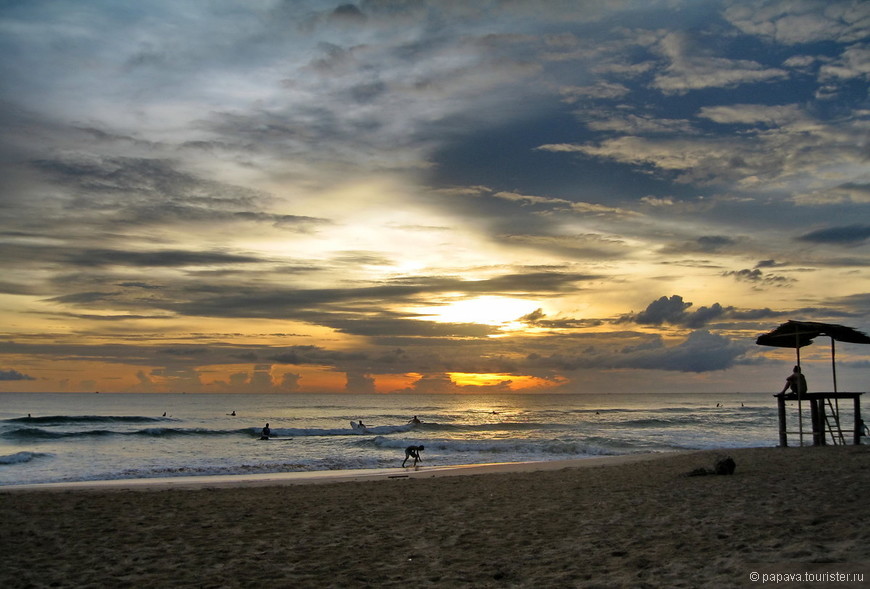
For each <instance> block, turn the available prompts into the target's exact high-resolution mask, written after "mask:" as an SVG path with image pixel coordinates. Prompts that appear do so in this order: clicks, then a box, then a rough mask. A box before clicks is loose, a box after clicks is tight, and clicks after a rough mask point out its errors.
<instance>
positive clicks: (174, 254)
mask: <svg viewBox="0 0 870 589" xmlns="http://www.w3.org/2000/svg"><path fill="white" fill-rule="evenodd" d="M66 261H67V263H69V264H71V265H73V266H85V267H87V266H93V267H98V266H130V267H155V268H160V267H162V268H177V267H184V266H214V265H218V266H221V265H227V264H256V263H259V262H261V261H262V260H260V259H258V258H255V257H251V256H240V255H236V254H225V253H219V252H190V251H181V250H159V251H154V252H130V251H119V250H97V249H93V250H84V251H81V252H77V253H76V254H73V255H71V256H69V257H68V258H67V260H66Z"/></svg>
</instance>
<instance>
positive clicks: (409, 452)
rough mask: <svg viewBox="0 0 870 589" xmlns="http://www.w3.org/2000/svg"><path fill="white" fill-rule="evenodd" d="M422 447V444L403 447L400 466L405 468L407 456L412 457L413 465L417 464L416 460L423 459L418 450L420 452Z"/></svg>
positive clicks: (420, 460)
mask: <svg viewBox="0 0 870 589" xmlns="http://www.w3.org/2000/svg"><path fill="white" fill-rule="evenodd" d="M423 449H424V448H423V446H408V447H407V448H405V459H404V460H403V461H402V468H405V463H406V462H408V458H413V459H414V466H417V462H423V459H422V458H421V457H420V452H422V451H423Z"/></svg>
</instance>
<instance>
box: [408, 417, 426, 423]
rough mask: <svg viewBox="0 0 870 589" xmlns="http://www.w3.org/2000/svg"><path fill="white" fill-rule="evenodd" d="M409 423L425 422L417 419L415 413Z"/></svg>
mask: <svg viewBox="0 0 870 589" xmlns="http://www.w3.org/2000/svg"><path fill="white" fill-rule="evenodd" d="M408 423H423V422H422V421H420V420H419V419H417V416H416V415H415V416H414V417H412V418H411V419H409V420H408Z"/></svg>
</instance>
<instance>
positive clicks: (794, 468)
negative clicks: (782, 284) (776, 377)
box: [0, 446, 870, 588]
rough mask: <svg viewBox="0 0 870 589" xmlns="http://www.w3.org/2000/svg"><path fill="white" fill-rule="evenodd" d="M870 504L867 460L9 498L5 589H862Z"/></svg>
mask: <svg viewBox="0 0 870 589" xmlns="http://www.w3.org/2000/svg"><path fill="white" fill-rule="evenodd" d="M723 454H727V455H729V456H731V457H733V458H734V460H735V462H736V464H737V469H736V472H735V474H734V475H732V476H697V477H687V476H685V473H688V472H689V471H692V470H693V469H696V468H698V467H707V468H709V467H711V466H712V464H713V462H714V460H715V458H716V456H718V455H723ZM311 483H317V484H311ZM868 492H870V448H868V447H866V446H847V447H825V448H759V449H741V450H728V451H722V452H713V451H709V452H691V453H681V454H673V455H652V456H645V457H630V458H624V457H619V458H616V459H613V458H610V459H602V460H595V459H592V460H587V461H575V462H571V463H545V464H510V465H491V466H485V467H465V468H448V469H439V468H436V467H424V468H422V469H420V470H417V471H413V470H411V469H406V470H405V471H400V470H396V471H389V472H381V473H378V474H377V476H375V475H373V474H372V473H371V472H368V473H363V472H359V473H349V474H348V473H346V474H345V476H343V477H339V478H330V477H329V476H320V477H299V476H297V477H292V476H287V477H283V478H282V477H280V476H278V477H275V476H271V477H262V478H259V479H257V478H251V477H248V478H246V479H245V478H243V479H238V478H236V479H233V480H226V479H224V480H205V479H200V480H199V481H194V482H191V481H185V482H183V483H180V482H177V481H176V482H174V483H173V482H172V481H166V480H164V481H150V482H149V483H141V484H131V483H129V482H128V483H127V484H118V483H116V484H114V485H108V484H102V485H100V484H96V485H95V484H88V485H82V486H78V487H76V486H70V485H67V486H53V487H43V488H41V490H34V489H33V488H29V489H27V488H21V489H15V488H12V487H3V488H0V512H2V517H0V554H2V566H0V586H2V587H7V588H12V587H15V588H18V587H22V588H23V587H106V586H113V587H137V588H141V587H155V588H156V587H350V586H354V587H405V586H409V585H412V586H415V587H700V586H715V587H758V586H762V585H763V583H762V581H763V580H764V579H765V577H763V576H762V575H776V574H802V575H806V573H807V572H810V573H812V574H814V575H818V576H817V577H815V578H813V580H812V581H810V582H806V581H804V582H801V583H784V582H782V578H779V580H780V582H779V583H778V584H776V586H779V587H827V586H843V587H848V586H861V585H862V583H858V582H855V581H854V580H851V579H848V580H844V581H842V582H839V583H835V584H834V585H831V584H830V583H827V584H826V583H825V582H823V581H824V580H827V581H830V580H831V579H835V577H832V576H831V575H832V574H835V573H840V574H854V573H859V574H864V578H865V579H870V525H868V521H870V502H868V501H867V494H868ZM752 573H758V574H759V578H758V580H754V579H753V577H751V575H752ZM824 575H828V576H827V577H825V576H824ZM804 578H806V577H804ZM766 579H768V582H767V583H764V584H766V585H771V586H772V585H774V583H773V579H774V577H766ZM864 586H866V585H864Z"/></svg>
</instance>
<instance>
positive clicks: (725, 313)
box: [619, 295, 779, 329]
mask: <svg viewBox="0 0 870 589" xmlns="http://www.w3.org/2000/svg"><path fill="white" fill-rule="evenodd" d="M690 307H692V303H690V302H687V301H684V300H683V297H681V296H680V295H673V296H671V297H665V296H663V297H661V298H658V299H656V300H654V301H653V302H651V303H650V304H649V305H648V306H647V308H646V309H644V310H643V311H641V312H639V313H631V314H628V315H623V316H622V317H620V318H619V322H620V323H624V322H632V323H637V324H638V325H663V324H670V325H677V326H683V327H689V328H692V329H697V328H700V327H703V326H705V325H707V324H708V323H711V322H714V321H719V320H725V319H740V320H746V319H760V318H763V317H773V316H777V315H779V314H778V313H773V312H772V311H770V310H769V309H756V310H740V309H735V308H734V307H731V306H728V307H723V306H722V305H720V304H719V303H713V304H712V305H710V306H709V307H707V306H701V307H698V308H697V309H695V310H694V311H689V308H690Z"/></svg>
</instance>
